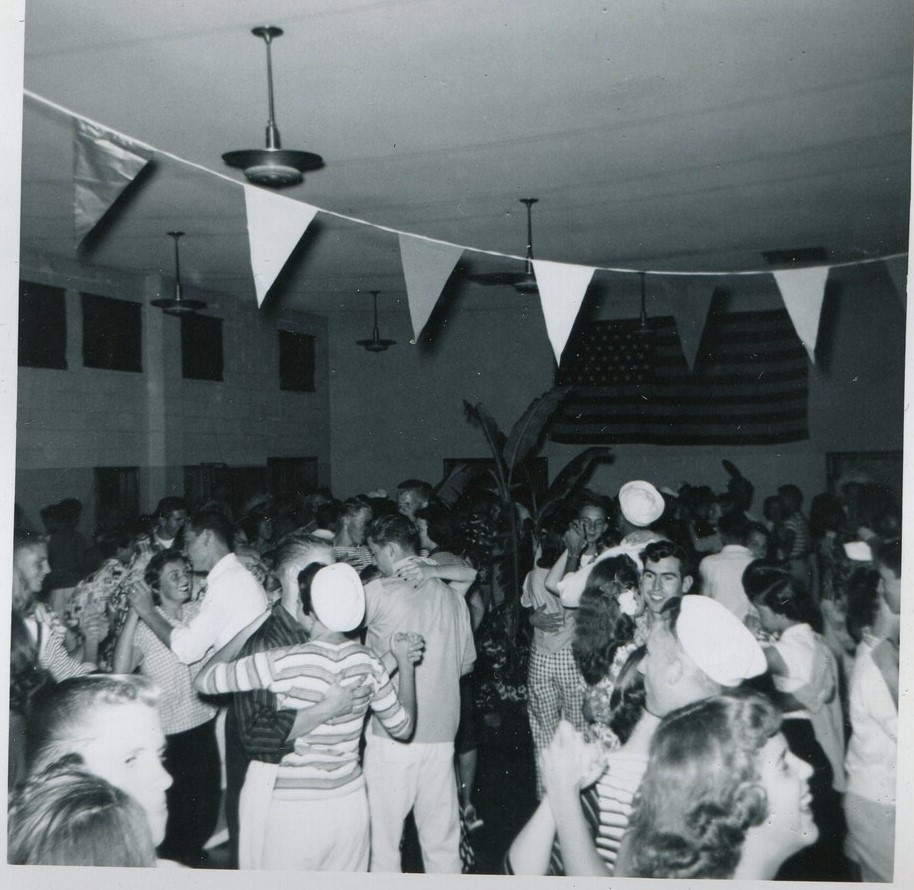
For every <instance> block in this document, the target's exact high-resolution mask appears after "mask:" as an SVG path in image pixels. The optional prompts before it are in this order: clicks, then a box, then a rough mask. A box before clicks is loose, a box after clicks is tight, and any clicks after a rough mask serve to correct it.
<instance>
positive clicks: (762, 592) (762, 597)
mask: <svg viewBox="0 0 914 890" xmlns="http://www.w3.org/2000/svg"><path fill="white" fill-rule="evenodd" d="M743 590H745V591H746V596H747V597H749V599H750V600H751V601H752V604H753V605H754V606H756V607H758V606H767V607H768V608H769V609H771V611H772V612H774V613H775V614H776V615H783V616H784V617H785V618H789V619H790V620H791V621H799V622H801V623H802V624H808V625H810V626H811V627H812V629H813V630H815V631H821V630H822V617H821V614H820V613H819V611H818V610H817V609H816V607H815V605H814V604H813V602H812V599H811V597H810V595H809V591H808V590H807V589H806V587H805V586H804V584H803V583H802V582H801V581H799V580H798V579H797V578H795V577H794V576H793V575H791V574H790V570H789V569H787V568H785V567H784V566H783V565H780V564H774V563H767V562H764V561H763V560H761V559H756V560H754V561H753V562H750V563H749V565H747V566H746V568H745V570H744V571H743Z"/></svg>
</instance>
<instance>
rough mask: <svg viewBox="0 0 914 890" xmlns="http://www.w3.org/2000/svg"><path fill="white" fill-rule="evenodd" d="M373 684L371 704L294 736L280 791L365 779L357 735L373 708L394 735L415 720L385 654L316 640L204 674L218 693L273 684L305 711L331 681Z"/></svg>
mask: <svg viewBox="0 0 914 890" xmlns="http://www.w3.org/2000/svg"><path fill="white" fill-rule="evenodd" d="M334 680H338V681H339V682H340V683H341V685H343V686H367V687H368V688H369V690H370V692H371V696H370V699H369V705H366V707H365V708H362V709H359V710H357V711H355V712H352V713H350V714H346V715H343V716H341V717H334V718H333V719H331V720H328V721H327V722H325V723H322V724H321V725H320V726H318V727H316V728H315V729H313V730H312V731H311V732H309V733H307V734H305V735H302V736H299V737H298V738H297V739H296V740H295V747H294V750H293V751H292V752H290V753H289V754H287V755H286V756H285V757H283V759H282V761H281V762H280V764H279V773H278V775H277V777H276V786H275V787H276V789H277V790H279V791H297V792H316V793H319V794H322V795H324V796H329V795H330V794H331V793H333V794H336V793H337V792H341V791H342V793H347V792H348V791H349V790H351V787H350V786H352V787H354V786H355V785H357V784H361V782H362V770H361V767H360V766H359V739H360V737H361V735H362V727H363V724H364V720H365V712H366V711H367V709H368V707H369V706H370V707H371V710H372V711H373V712H374V714H375V716H376V717H377V718H378V719H379V720H380V721H381V723H382V724H383V725H384V727H385V729H387V731H388V732H389V733H390V734H391V735H392V736H394V738H405V737H406V736H407V735H408V734H409V731H410V728H411V723H410V719H409V715H408V714H407V713H406V710H405V708H404V707H403V705H402V704H400V700H399V699H398V698H397V694H396V691H395V690H394V687H393V684H392V683H391V682H390V676H389V675H388V673H387V670H386V669H385V668H384V665H383V664H382V663H381V660H380V659H379V658H378V657H377V656H376V655H374V653H373V652H371V650H370V649H368V648H366V647H365V646H362V645H360V644H359V643H356V642H352V641H348V640H347V641H346V642H344V643H327V642H324V641H322V640H312V641H311V642H308V643H302V644H300V645H298V646H288V647H285V648H282V649H271V650H269V651H267V652H256V653H254V654H253V655H249V656H246V657H245V658H241V659H239V660H238V661H234V662H231V663H228V664H217V665H214V666H213V667H212V668H210V669H208V670H206V671H205V672H204V673H203V674H201V676H200V677H199V678H198V682H199V683H201V684H202V686H203V691H204V692H207V693H210V694H216V693H225V692H247V691H249V690H253V689H266V688H269V689H270V690H271V691H272V692H274V693H275V694H276V697H277V702H278V704H279V706H280V707H281V708H286V709H293V710H299V709H302V708H309V707H312V706H313V705H315V704H317V703H318V702H320V701H321V699H322V698H323V697H324V695H325V694H326V691H327V687H328V686H329V685H330V684H331V683H332V682H333V681H334Z"/></svg>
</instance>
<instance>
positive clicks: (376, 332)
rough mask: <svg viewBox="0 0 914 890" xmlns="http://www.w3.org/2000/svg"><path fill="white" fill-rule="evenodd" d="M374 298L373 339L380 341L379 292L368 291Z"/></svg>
mask: <svg viewBox="0 0 914 890" xmlns="http://www.w3.org/2000/svg"><path fill="white" fill-rule="evenodd" d="M368 293H370V294H371V295H372V297H374V338H375V340H380V339H381V330H380V328H379V327H378V294H379V293H381V291H379V290H370V291H368Z"/></svg>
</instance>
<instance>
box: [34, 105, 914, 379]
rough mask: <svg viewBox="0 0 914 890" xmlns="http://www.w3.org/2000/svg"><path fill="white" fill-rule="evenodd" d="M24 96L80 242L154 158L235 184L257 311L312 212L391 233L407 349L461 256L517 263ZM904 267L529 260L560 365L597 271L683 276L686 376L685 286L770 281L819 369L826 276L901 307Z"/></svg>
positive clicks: (701, 305) (688, 310)
mask: <svg viewBox="0 0 914 890" xmlns="http://www.w3.org/2000/svg"><path fill="white" fill-rule="evenodd" d="M24 93H25V95H26V96H27V97H28V98H31V99H33V100H35V101H37V102H39V103H41V104H43V105H46V106H48V107H50V108H54V109H55V110H57V111H59V112H61V113H63V114H66V115H68V116H69V117H70V118H72V119H73V120H74V122H75V131H74V138H75V168H74V219H75V234H76V241H77V244H79V243H80V242H81V241H82V240H83V239H84V238H85V237H86V235H87V234H88V233H89V232H90V231H91V230H92V229H93V228H94V226H95V225H97V224H98V223H99V222H100V221H101V219H102V217H103V216H104V215H105V214H106V213H107V212H108V210H110V209H111V207H112V206H113V205H114V204H115V202H116V201H117V200H118V198H119V197H120V196H121V194H123V191H124V189H126V187H127V186H128V185H129V184H130V183H131V182H132V181H133V180H134V179H135V178H136V177H137V176H138V175H139V173H140V172H141V171H142V169H143V168H144V167H145V166H146V164H147V163H148V162H149V161H150V160H151V159H152V157H153V155H155V154H159V155H162V156H163V157H168V158H170V159H172V160H174V161H177V162H179V163H181V164H184V165H186V166H189V167H194V168H196V169H199V170H201V171H203V172H205V173H208V174H210V175H212V176H216V177H219V178H221V179H225V180H227V181H229V182H231V183H233V184H234V185H236V186H241V187H242V188H243V189H244V197H245V210H246V213H247V229H248V239H249V245H250V257H251V270H252V273H253V278H254V287H255V292H256V295H257V304H258V306H260V305H262V304H263V301H264V299H265V298H266V296H267V293H268V292H269V290H270V287H271V286H272V285H273V283H274V282H275V280H276V278H277V277H278V275H279V274H280V272H281V271H282V269H283V267H284V266H285V264H286V262H287V260H288V258H289V256H290V255H291V254H292V251H293V250H294V249H295V247H296V245H297V244H298V242H299V241H300V240H301V238H302V237H303V236H304V234H305V232H306V231H307V229H308V227H309V226H310V224H311V222H312V221H313V220H314V218H315V217H316V216H317V214H318V213H324V214H327V215H329V216H333V217H336V218H338V219H342V220H346V221H348V222H352V223H357V224H360V225H365V226H369V227H371V228H373V229H378V230H381V231H385V232H390V233H392V234H396V235H397V237H398V239H399V245H400V261H401V264H402V267H403V276H404V279H405V282H406V294H407V302H408V305H409V313H410V320H411V322H412V328H413V332H414V335H415V340H414V341H413V342H416V341H418V339H419V336H420V334H421V333H422V331H423V329H424V328H425V325H426V324H427V322H428V320H429V318H430V316H431V314H432V311H433V310H434V308H435V306H436V304H437V302H438V299H439V297H440V296H441V293H442V291H443V289H444V286H445V284H446V283H447V280H448V278H449V277H450V275H451V273H452V272H453V271H454V268H455V266H456V265H457V263H458V262H459V260H460V258H461V256H462V255H463V252H464V251H465V250H469V251H472V252H474V253H483V254H487V255H490V256H497V257H502V258H505V259H513V260H519V261H522V260H523V258H522V257H517V256H513V255H511V254H504V253H499V252H497V251H492V250H484V249H480V248H476V247H467V246H463V245H459V244H451V243H449V242H445V241H439V240H436V239H433V238H428V237H425V236H422V235H414V234H412V233H410V232H403V231H400V230H398V229H393V228H389V227H387V226H382V225H378V224H377V223H371V222H368V221H366V220H361V219H356V218H355V217H351V216H346V215H344V214H341V213H337V212H335V211H332V210H324V209H323V208H320V207H315V206H313V205H311V204H307V203H305V202H303V201H297V200H295V199H292V198H286V197H284V196H282V195H280V194H277V193H276V192H272V191H269V190H267V189H263V188H260V187H258V186H253V185H248V184H246V183H239V182H238V180H236V179H233V178H232V177H230V176H225V175H224V174H221V173H218V172H217V171H215V170H211V169H209V168H207V167H203V166H201V165H199V164H196V163H193V162H192V161H188V160H186V159H184V158H181V157H178V156H177V155H173V154H171V153H169V152H166V151H162V150H160V149H156V148H153V147H152V146H149V145H146V144H144V143H142V142H139V141H137V140H135V139H132V138H131V137H128V136H125V135H124V134H122V133H118V132H116V131H113V130H110V129H109V128H107V127H105V126H103V125H101V124H98V123H96V122H94V121H90V120H89V119H87V118H85V117H83V116H81V115H78V114H76V113H74V112H72V111H70V110H69V109H66V108H63V107H62V106H59V105H57V104H56V103H53V102H51V101H49V100H47V99H45V98H43V97H42V96H38V95H37V94H35V93H32V92H30V91H29V90H25V91H24ZM907 260H908V258H907V254H895V255H892V256H887V257H878V258H872V259H867V260H857V261H853V262H848V263H834V264H829V265H821V266H812V267H802V268H798V269H783V270H776V271H771V270H750V271H728V272H719V271H716V272H679V271H663V272H651V271H649V270H641V269H629V268H615V267H605V266H581V265H577V264H572V263H560V262H552V261H547V260H536V259H534V260H533V271H534V275H535V277H536V283H537V289H538V291H539V297H540V305H541V308H542V312H543V318H544V320H545V323H546V332H547V334H548V337H549V342H550V344H551V346H552V349H553V352H554V353H555V359H556V362H557V363H560V362H561V357H562V351H563V350H564V348H565V344H566V342H567V341H568V337H569V336H570V334H571V330H572V328H573V327H574V323H575V320H576V318H577V315H578V312H579V310H580V308H581V304H582V303H583V301H584V296H585V294H586V292H587V288H588V286H589V285H590V282H591V280H592V278H593V276H594V274H595V273H596V272H598V271H600V272H612V273H620V274H638V273H641V272H644V273H645V274H649V275H651V276H656V277H660V278H685V279H686V281H685V282H683V284H684V286H683V290H684V299H679V300H676V301H674V306H673V309H672V313H673V316H674V318H675V321H676V329H677V332H678V334H679V338H680V341H681V344H682V349H683V353H684V355H685V358H686V361H687V362H688V365H689V368H690V369H691V368H694V364H695V358H696V355H697V353H698V348H699V345H700V343H701V337H702V334H703V331H704V326H705V321H706V319H707V314H708V310H709V308H710V305H711V300H712V296H713V294H712V291H711V289H710V288H708V287H707V286H706V285H705V286H700V285H699V284H698V282H696V281H689V280H688V279H695V278H709V277H734V276H746V275H771V276H772V277H773V278H774V280H775V282H776V284H777V287H778V290H779V291H780V294H781V298H782V300H783V302H784V306H785V308H786V309H787V312H788V314H789V316H790V319H791V321H792V323H793V325H794V328H795V330H796V332H797V335H798V337H799V338H800V341H801V342H802V343H803V346H804V347H805V348H806V351H807V353H808V355H809V359H810V361H811V362H813V363H815V349H816V341H817V339H818V330H819V320H820V316H821V312H822V305H823V302H824V297H825V285H826V282H827V279H828V273H829V270H830V269H833V268H838V267H840V266H855V265H862V264H864V263H872V262H883V263H885V266H886V269H887V271H888V274H889V276H890V278H891V280H892V283H893V285H894V288H895V290H896V292H897V293H898V296H899V298H900V300H901V303H902V306H904V305H905V301H906V292H907V287H906V285H907V274H908V269H907V266H908V262H907Z"/></svg>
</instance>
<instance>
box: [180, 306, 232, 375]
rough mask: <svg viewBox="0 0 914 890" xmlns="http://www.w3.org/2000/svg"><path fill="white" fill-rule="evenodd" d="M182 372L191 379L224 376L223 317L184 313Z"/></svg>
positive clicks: (182, 320)
mask: <svg viewBox="0 0 914 890" xmlns="http://www.w3.org/2000/svg"><path fill="white" fill-rule="evenodd" d="M181 374H182V376H183V377H184V378H185V379H187V380H222V319H221V318H212V317H211V316H208V315H182V316H181Z"/></svg>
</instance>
